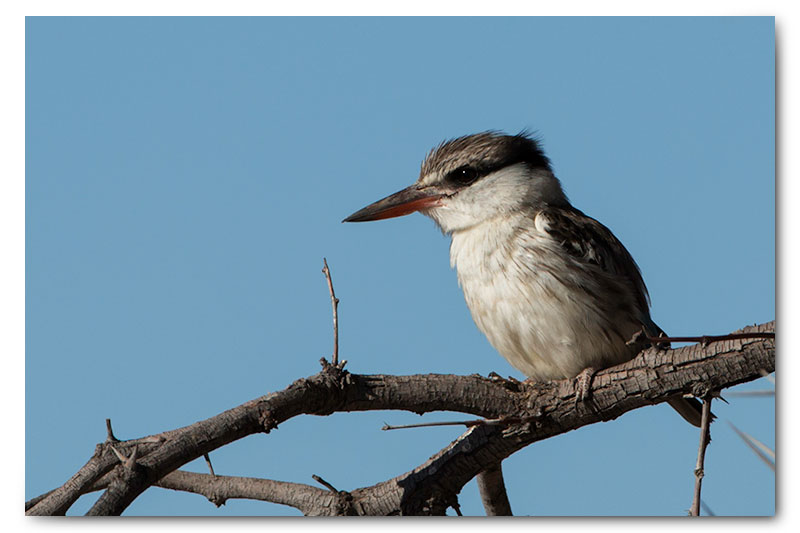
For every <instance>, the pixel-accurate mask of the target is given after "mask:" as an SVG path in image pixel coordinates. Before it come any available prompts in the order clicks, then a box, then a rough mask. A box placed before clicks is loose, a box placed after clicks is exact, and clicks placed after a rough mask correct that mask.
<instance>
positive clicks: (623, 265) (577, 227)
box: [536, 207, 658, 334]
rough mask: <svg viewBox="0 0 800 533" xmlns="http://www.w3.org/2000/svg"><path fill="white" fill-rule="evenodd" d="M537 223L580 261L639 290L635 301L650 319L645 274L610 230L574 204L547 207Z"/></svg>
mask: <svg viewBox="0 0 800 533" xmlns="http://www.w3.org/2000/svg"><path fill="white" fill-rule="evenodd" d="M536 226H537V227H539V228H540V229H543V230H544V231H545V232H547V233H548V234H549V235H550V237H551V238H552V239H553V241H554V242H555V243H557V244H558V245H559V246H560V247H561V249H562V250H563V251H564V252H566V253H567V254H568V255H569V256H570V257H572V258H573V260H575V261H576V262H577V263H578V264H580V265H582V266H584V267H587V268H588V269H589V270H592V269H599V270H600V271H602V272H604V273H606V274H610V275H611V276H612V277H615V278H617V279H618V280H620V281H623V282H624V283H628V284H629V285H630V286H631V288H632V289H633V290H634V292H635V294H636V303H637V304H638V305H639V307H640V309H641V311H642V312H643V313H644V314H645V315H648V316H647V319H649V312H648V311H647V309H648V307H649V304H650V299H649V296H648V294H647V287H646V286H645V284H644V280H643V279H642V274H641V272H640V271H639V267H638V266H637V265H636V262H635V261H634V260H633V257H631V254H630V253H628V250H626V249H625V246H623V245H622V243H621V242H619V239H617V238H616V237H615V236H614V234H613V233H611V230H609V229H608V228H607V227H605V226H604V225H602V224H601V223H600V222H598V221H597V220H595V219H593V218H591V217H589V216H586V215H585V214H583V213H582V212H581V211H579V210H578V209H575V208H568V209H564V208H554V207H548V208H545V209H543V210H541V211H540V212H539V213H538V214H537V215H536ZM650 322H651V323H652V321H650ZM645 325H646V326H651V324H645ZM652 326H655V324H652ZM655 327H656V328H657V327H658V326H655ZM648 329H650V327H648ZM656 334H657V333H656Z"/></svg>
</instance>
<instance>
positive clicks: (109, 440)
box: [106, 418, 119, 442]
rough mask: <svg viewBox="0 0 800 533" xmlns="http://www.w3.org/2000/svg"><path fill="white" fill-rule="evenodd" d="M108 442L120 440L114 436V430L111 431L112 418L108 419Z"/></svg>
mask: <svg viewBox="0 0 800 533" xmlns="http://www.w3.org/2000/svg"><path fill="white" fill-rule="evenodd" d="M106 442H119V439H118V438H117V437H115V436H114V430H113V429H111V419H110V418H106Z"/></svg>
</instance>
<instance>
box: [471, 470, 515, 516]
mask: <svg viewBox="0 0 800 533" xmlns="http://www.w3.org/2000/svg"><path fill="white" fill-rule="evenodd" d="M502 465H503V463H501V462H498V463H496V464H494V465H492V466H490V467H489V468H487V469H486V470H484V471H483V472H481V473H480V474H478V478H477V480H478V490H479V491H480V493H481V501H482V502H483V508H484V509H485V510H486V516H511V503H509V501H508V493H507V492H506V484H505V482H504V481H503V467H502Z"/></svg>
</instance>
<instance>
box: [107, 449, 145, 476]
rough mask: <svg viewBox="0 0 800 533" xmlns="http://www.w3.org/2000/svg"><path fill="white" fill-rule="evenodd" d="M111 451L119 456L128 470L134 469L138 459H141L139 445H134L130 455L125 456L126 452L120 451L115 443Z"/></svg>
mask: <svg viewBox="0 0 800 533" xmlns="http://www.w3.org/2000/svg"><path fill="white" fill-rule="evenodd" d="M111 451H112V452H114V455H116V456H117V459H119V462H120V463H122V466H124V467H125V468H126V469H127V470H133V467H134V466H136V461H137V459H139V447H138V446H136V445H134V447H133V451H132V452H131V455H130V457H125V454H123V453H122V452H121V451H119V450H118V449H117V448H116V446H114V445H113V444H112V445H111Z"/></svg>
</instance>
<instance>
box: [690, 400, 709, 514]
mask: <svg viewBox="0 0 800 533" xmlns="http://www.w3.org/2000/svg"><path fill="white" fill-rule="evenodd" d="M710 426H711V397H710V396H709V397H706V398H704V399H703V416H702V419H701V422H700V446H699V448H698V450H697V465H696V466H695V469H694V499H693V500H692V509H691V511H690V513H689V514H690V516H700V489H701V488H702V485H703V475H704V472H703V467H704V465H705V460H706V448H707V447H708V443H709V442H711V428H710Z"/></svg>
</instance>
